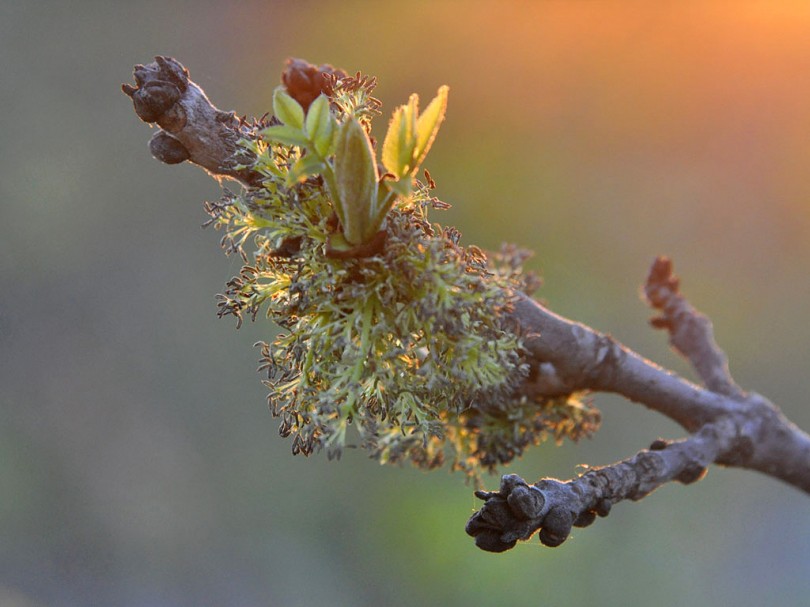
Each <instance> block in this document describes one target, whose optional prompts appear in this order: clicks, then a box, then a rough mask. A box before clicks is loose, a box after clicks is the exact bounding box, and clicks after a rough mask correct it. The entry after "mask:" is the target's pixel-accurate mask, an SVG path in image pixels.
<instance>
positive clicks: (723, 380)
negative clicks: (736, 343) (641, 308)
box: [644, 257, 744, 397]
mask: <svg viewBox="0 0 810 607" xmlns="http://www.w3.org/2000/svg"><path fill="white" fill-rule="evenodd" d="M679 285H680V280H679V279H678V277H677V276H675V274H674V273H673V271H672V262H671V261H670V260H669V259H667V258H666V257H659V258H657V259H656V260H655V262H653V265H652V268H650V274H649V276H648V277H647V282H646V284H645V285H644V295H645V296H646V298H647V301H648V303H649V304H650V305H651V306H652V307H653V308H656V309H658V310H660V311H661V315H660V316H656V317H655V318H653V319H652V320H651V321H650V324H651V325H652V326H653V327H655V328H656V329H666V330H667V331H669V343H670V345H672V347H673V348H674V349H675V351H677V352H679V353H680V354H681V355H683V356H684V357H685V358H686V359H687V360H689V362H691V363H692V366H693V367H694V368H695V371H697V374H698V376H699V377H700V379H701V380H703V383H704V384H705V385H706V387H707V388H708V389H709V390H711V391H712V392H716V393H718V394H725V395H726V396H733V397H742V396H744V392H743V390H742V389H741V388H740V387H739V386H738V385H737V384H736V383H735V382H734V380H733V379H732V377H731V373H730V372H729V370H728V359H727V358H726V355H725V353H724V352H723V351H722V350H721V349H720V346H718V345H717V342H716V341H715V339H714V329H713V328H712V322H711V321H710V320H709V319H708V318H707V317H706V316H705V315H703V314H701V313H700V312H698V311H697V310H696V309H695V308H694V307H692V306H691V305H690V304H689V302H688V301H687V300H686V298H685V297H683V296H682V295H681V294H680V293H679V292H678V287H679Z"/></svg>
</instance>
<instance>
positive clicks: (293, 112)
mask: <svg viewBox="0 0 810 607" xmlns="http://www.w3.org/2000/svg"><path fill="white" fill-rule="evenodd" d="M273 113H274V114H275V115H276V118H278V119H279V120H280V121H281V122H283V123H284V124H286V125H287V126H290V127H293V128H296V129H299V130H301V129H303V128H304V108H302V107H301V104H300V103H298V102H297V101H296V100H295V99H293V98H292V97H291V96H290V94H289V93H288V92H287V91H285V90H284V87H283V86H279V87H276V90H275V91H274V92H273Z"/></svg>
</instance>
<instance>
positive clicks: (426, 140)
mask: <svg viewBox="0 0 810 607" xmlns="http://www.w3.org/2000/svg"><path fill="white" fill-rule="evenodd" d="M449 91H450V88H449V87H448V86H447V85H444V86H441V87H439V92H438V93H437V94H436V96H435V97H434V98H433V100H432V101H431V102H430V103H429V104H428V106H427V107H426V108H425V111H424V112H422V115H421V116H419V119H418V120H417V122H416V148H415V149H414V161H413V168H414V171H416V169H418V168H419V165H420V164H422V162H423V161H424V160H425V156H427V153H428V151H430V146H431V145H433V140H434V139H436V133H438V132H439V127H440V126H441V123H442V121H443V120H444V115H445V113H446V112H447V93H448V92H449Z"/></svg>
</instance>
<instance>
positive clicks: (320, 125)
mask: <svg viewBox="0 0 810 607" xmlns="http://www.w3.org/2000/svg"><path fill="white" fill-rule="evenodd" d="M335 126H336V122H335V119H334V117H333V116H332V113H331V112H330V111H329V98H328V97H327V96H326V95H324V94H323V93H321V95H319V96H318V98H317V99H316V100H315V101H313V102H312V105H310V106H309V110H308V111H307V117H306V134H307V137H308V138H309V140H310V141H311V142H312V145H313V147H314V148H315V151H316V152H317V153H318V154H319V155H320V157H321V158H326V156H328V155H329V148H330V147H331V146H332V140H333V138H334V134H335Z"/></svg>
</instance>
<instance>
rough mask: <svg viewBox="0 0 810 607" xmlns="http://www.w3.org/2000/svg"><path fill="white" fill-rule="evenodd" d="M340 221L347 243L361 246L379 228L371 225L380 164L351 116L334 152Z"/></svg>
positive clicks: (361, 129)
mask: <svg viewBox="0 0 810 607" xmlns="http://www.w3.org/2000/svg"><path fill="white" fill-rule="evenodd" d="M335 184H336V186H337V198H338V200H337V201H335V202H336V205H337V206H338V207H339V208H337V209H336V212H337V214H338V218H339V219H340V222H341V224H342V225H343V235H344V236H345V238H346V241H347V242H349V243H350V244H353V245H359V244H362V243H364V242H366V241H367V240H369V239H371V237H372V236H374V234H376V232H377V230H378V229H379V226H378V225H374V224H373V222H372V213H373V205H374V204H375V203H376V200H377V161H376V160H375V159H374V150H373V149H372V147H371V141H370V140H369V138H368V135H367V134H366V131H365V129H363V127H362V125H361V124H360V123H359V122H358V121H357V119H356V118H355V117H354V116H352V117H350V118H348V119H347V120H346V122H344V123H343V124H342V125H341V127H340V130H339V131H338V136H337V142H336V150H335Z"/></svg>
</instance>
